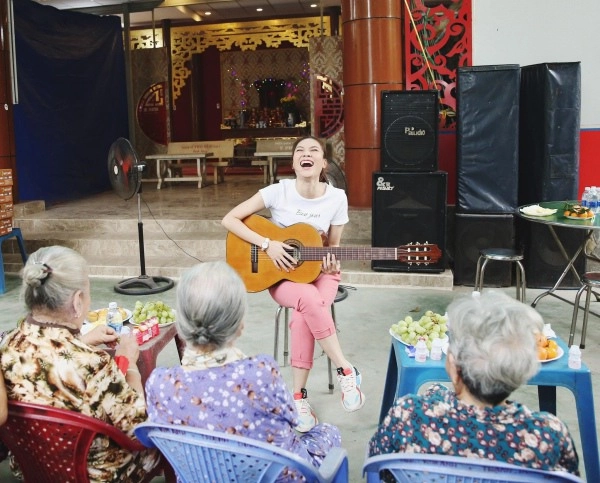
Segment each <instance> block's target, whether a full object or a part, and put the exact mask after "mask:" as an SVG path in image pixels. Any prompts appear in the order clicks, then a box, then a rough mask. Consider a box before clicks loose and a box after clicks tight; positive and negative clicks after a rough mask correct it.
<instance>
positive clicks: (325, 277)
mask: <svg viewBox="0 0 600 483" xmlns="http://www.w3.org/2000/svg"><path fill="white" fill-rule="evenodd" d="M292 153H293V154H292V166H293V169H294V172H295V174H296V178H295V179H282V180H280V181H279V183H276V184H272V185H270V186H267V187H266V188H263V189H261V190H259V191H258V193H256V194H255V195H254V196H252V197H251V198H249V199H247V200H246V201H243V202H242V203H240V204H239V205H237V206H236V207H235V208H233V209H232V210H231V211H230V212H229V213H227V215H225V217H224V218H223V221H222V224H223V226H224V227H225V228H227V230H229V231H230V232H231V233H233V234H235V235H236V236H238V237H239V238H241V239H242V240H245V241H246V242H248V243H250V244H253V245H255V246H257V247H260V249H261V250H262V251H263V252H264V253H265V254H266V255H267V256H268V257H269V258H270V259H271V260H272V262H273V264H274V265H275V266H276V267H277V268H278V269H279V270H283V271H286V272H289V271H292V270H294V266H295V264H296V262H297V261H296V259H295V258H294V257H293V256H292V255H291V253H290V250H291V249H292V248H293V247H291V246H289V245H287V244H285V243H284V242H282V241H277V240H270V239H269V238H268V237H267V236H266V235H265V234H264V233H257V232H256V231H254V230H252V229H251V228H250V227H248V226H247V225H246V224H245V223H244V221H243V220H244V219H246V218H247V217H249V216H250V215H253V214H255V213H258V212H259V211H261V210H263V209H265V208H267V209H269V210H270V212H271V217H272V218H271V221H273V222H274V223H275V224H276V225H278V226H281V227H288V226H291V225H293V224H296V223H308V224H309V225H312V226H313V227H314V228H316V229H317V230H318V231H319V232H321V233H322V234H324V235H326V237H327V240H328V244H329V246H332V247H333V246H339V244H340V241H341V237H342V231H343V229H344V224H346V223H348V221H349V219H348V199H347V198H346V193H345V192H344V191H343V190H341V189H338V188H335V187H333V186H331V185H330V184H328V183H327V181H326V178H325V169H326V167H327V160H326V159H325V152H324V148H323V145H322V143H321V141H320V140H319V139H317V138H315V137H312V136H307V137H303V138H300V139H298V140H297V141H296V142H295V143H294V146H293V149H292ZM340 279H341V275H340V262H339V260H337V259H336V257H335V255H333V254H331V253H327V255H326V256H324V257H323V263H322V267H321V274H320V275H319V276H318V277H317V279H316V280H314V281H313V282H311V283H298V282H294V281H291V280H282V281H280V282H278V283H276V284H275V285H273V286H271V287H270V288H269V293H270V294H271V296H272V297H273V299H274V300H275V301H276V302H277V303H278V304H279V305H281V306H284V307H292V308H293V309H294V311H293V314H292V318H291V321H290V330H291V334H292V335H291V339H292V349H291V361H292V377H293V386H294V387H293V390H294V401H295V404H296V408H297V409H298V413H299V424H298V426H297V427H296V429H297V430H298V431H300V432H306V431H309V430H310V429H311V428H312V427H314V426H315V425H316V424H317V422H318V420H317V417H316V415H315V413H314V411H313V410H312V408H311V406H310V404H309V402H308V398H307V391H306V385H307V381H308V376H309V373H310V370H311V369H312V366H313V355H314V345H315V340H317V341H318V342H319V344H320V345H321V347H322V348H323V350H324V351H325V353H326V354H327V355H328V356H329V358H330V359H331V360H332V361H333V362H334V364H335V366H336V367H337V379H338V381H339V384H340V388H341V391H342V407H343V408H344V409H345V410H346V411H349V412H351V411H356V410H358V409H360V408H361V407H362V406H363V404H364V402H365V396H364V394H363V393H362V391H361V390H360V383H361V376H360V373H359V372H358V370H357V369H356V368H355V367H354V366H353V365H352V364H351V363H350V362H348V360H347V359H346V358H345V357H344V354H343V352H342V348H341V346H340V343H339V340H338V337H337V333H336V328H335V324H334V322H333V318H332V316H331V312H330V306H331V304H332V303H333V300H334V298H335V295H336V293H337V289H338V284H339V281H340Z"/></svg>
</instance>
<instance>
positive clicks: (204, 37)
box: [130, 17, 331, 102]
mask: <svg viewBox="0 0 600 483" xmlns="http://www.w3.org/2000/svg"><path fill="white" fill-rule="evenodd" d="M321 20H322V21H321ZM329 35H331V21H330V18H329V17H324V18H323V19H321V17H302V18H290V19H277V20H266V21H265V20H263V21H253V22H235V23H226V24H209V25H206V24H205V25H189V26H185V27H172V28H171V63H172V90H173V102H175V101H176V100H177V99H178V98H179V95H180V94H181V89H182V88H183V87H184V86H185V83H186V80H187V78H188V77H189V76H190V75H191V73H192V72H191V70H190V69H189V68H188V67H186V62H188V61H189V60H190V59H191V58H192V55H194V54H200V53H202V52H204V51H205V50H206V49H207V48H208V47H211V46H215V47H216V48H217V49H218V50H219V51H221V52H225V51H230V50H232V49H234V48H239V49H240V50H242V51H245V50H256V48H257V47H258V46H259V45H261V46H262V45H264V46H265V47H268V48H273V49H276V48H278V47H280V46H281V44H282V43H283V42H289V43H291V44H292V45H294V46H295V47H306V48H308V43H309V39H311V38H312V37H318V36H329ZM153 39H154V40H153ZM154 42H156V46H159V45H162V36H161V37H160V40H159V37H158V36H156V35H154V36H153V33H152V29H144V30H134V31H132V32H131V43H130V46H131V49H146V48H152V47H153V46H154Z"/></svg>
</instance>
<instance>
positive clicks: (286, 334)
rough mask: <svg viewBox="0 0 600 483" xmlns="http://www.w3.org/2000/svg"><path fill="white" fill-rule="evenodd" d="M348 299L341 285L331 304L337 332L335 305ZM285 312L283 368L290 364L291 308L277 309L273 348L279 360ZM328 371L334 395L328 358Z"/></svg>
mask: <svg viewBox="0 0 600 483" xmlns="http://www.w3.org/2000/svg"><path fill="white" fill-rule="evenodd" d="M347 297H348V290H347V289H346V288H345V287H342V286H341V285H340V286H338V290H337V294H336V296H335V299H334V300H333V303H332V304H331V317H333V323H334V325H335V327H336V330H337V321H336V319H335V304H336V303H337V302H341V301H342V300H345V299H346V298H347ZM282 310H284V311H285V316H284V319H285V328H284V332H283V366H282V367H285V366H287V364H288V356H289V349H288V347H289V344H288V343H289V315H290V314H289V311H290V307H283V306H282V305H280V306H279V307H277V312H275V346H274V348H273V358H274V359H275V360H277V356H278V354H279V317H280V316H281V311H282ZM327 370H328V372H329V392H330V393H333V374H332V371H331V359H330V358H329V357H327Z"/></svg>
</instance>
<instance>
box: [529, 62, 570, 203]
mask: <svg viewBox="0 0 600 483" xmlns="http://www.w3.org/2000/svg"><path fill="white" fill-rule="evenodd" d="M520 99H521V101H520V102H521V107H520V128H519V129H520V136H519V153H520V164H519V204H520V205H525V204H530V203H539V202H540V201H555V200H574V199H577V193H578V188H579V135H580V111H581V65H580V63H579V62H562V63H547V64H536V65H528V66H525V67H522V68H521V96H520Z"/></svg>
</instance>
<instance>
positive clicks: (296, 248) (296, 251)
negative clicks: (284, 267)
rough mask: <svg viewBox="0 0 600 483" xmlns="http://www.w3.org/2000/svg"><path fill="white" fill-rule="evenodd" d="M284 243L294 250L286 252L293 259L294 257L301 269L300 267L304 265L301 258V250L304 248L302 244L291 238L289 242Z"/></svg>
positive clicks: (284, 241)
mask: <svg viewBox="0 0 600 483" xmlns="http://www.w3.org/2000/svg"><path fill="white" fill-rule="evenodd" d="M283 243H285V244H286V245H290V246H291V247H292V248H291V249H290V250H286V251H287V252H288V253H289V254H290V255H291V256H292V257H294V258H295V259H296V260H298V263H297V264H296V266H297V267H299V266H300V265H302V263H304V262H303V261H302V259H301V258H300V257H301V255H302V252H301V248H302V243H300V242H299V241H298V240H296V239H294V238H291V239H289V240H283Z"/></svg>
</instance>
